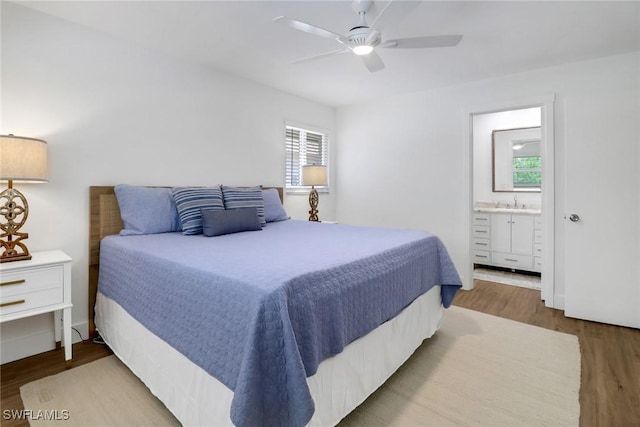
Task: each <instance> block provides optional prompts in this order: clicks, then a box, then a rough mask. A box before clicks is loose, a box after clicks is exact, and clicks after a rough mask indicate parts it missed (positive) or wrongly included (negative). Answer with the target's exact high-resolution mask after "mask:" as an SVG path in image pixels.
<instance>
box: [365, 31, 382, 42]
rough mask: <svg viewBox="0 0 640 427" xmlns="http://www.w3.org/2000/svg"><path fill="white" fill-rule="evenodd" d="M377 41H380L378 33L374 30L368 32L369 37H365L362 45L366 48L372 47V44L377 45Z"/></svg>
mask: <svg viewBox="0 0 640 427" xmlns="http://www.w3.org/2000/svg"><path fill="white" fill-rule="evenodd" d="M379 41H380V31H378V30H375V29H374V30H371V31H370V32H369V35H367V38H366V40H365V41H364V44H366V45H367V46H373V45H374V44H377V42H379Z"/></svg>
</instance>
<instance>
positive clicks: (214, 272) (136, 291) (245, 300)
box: [98, 220, 461, 426]
mask: <svg viewBox="0 0 640 427" xmlns="http://www.w3.org/2000/svg"><path fill="white" fill-rule="evenodd" d="M434 285H441V294H442V302H443V305H444V306H445V307H448V306H449V305H450V304H451V301H452V300H453V297H454V295H455V293H456V291H457V290H458V289H459V288H460V286H461V282H460V278H459V276H458V274H457V272H456V270H455V267H454V265H453V263H452V262H451V259H450V258H449V255H448V253H447V251H446V249H445V247H444V245H443V244H442V243H441V241H440V240H439V239H438V238H437V237H435V236H433V235H430V234H428V233H424V232H417V231H409V230H394V229H380V228H368V227H351V226H347V225H341V224H321V223H313V222H308V221H294V220H288V221H283V222H276V223H269V224H268V225H267V226H266V227H265V228H264V229H263V230H260V231H251V232H244V233H238V234H231V235H225V236H218V237H211V238H208V237H204V236H202V235H199V236H183V235H182V234H180V233H167V234H155V235H144V236H109V237H106V238H105V239H103V241H102V243H101V249H100V277H99V285H98V291H99V292H101V293H102V294H103V295H104V296H106V297H108V298H111V299H113V300H115V301H116V302H117V303H119V304H120V305H121V306H122V307H123V308H124V309H125V310H126V311H127V312H128V313H129V314H130V315H131V316H133V317H134V318H135V319H137V320H138V321H139V322H140V323H142V324H143V325H144V326H145V327H146V328H147V329H149V330H150V331H151V332H153V333H154V334H155V335H157V336H158V337H160V338H161V339H163V340H164V341H166V342H167V343H168V344H170V345H171V346H173V347H174V348H176V349H177V350H178V351H180V352H181V353H182V354H184V355H185V356H186V357H188V358H189V359H190V360H192V361H193V362H194V363H195V364H197V365H198V366H200V367H201V368H203V369H204V370H205V371H207V372H208V373H210V374H211V375H212V376H214V377H216V378H217V379H218V380H220V381H221V382H222V383H224V384H225V385H226V386H227V387H229V388H230V389H231V390H233V391H234V398H233V402H232V408H231V419H232V421H233V423H234V424H235V425H237V426H260V425H265V426H267V425H268V426H303V425H305V424H306V423H307V422H308V421H309V420H310V419H311V416H312V415H313V412H314V405H313V400H312V398H311V395H310V393H309V389H308V386H307V382H306V377H307V376H311V375H313V374H314V373H315V372H316V370H317V368H318V364H319V363H320V362H321V361H322V360H324V359H326V358H327V357H329V356H332V355H334V354H337V353H340V352H341V351H342V349H343V348H344V347H345V346H346V345H347V344H349V343H350V342H351V341H353V340H355V339H356V338H358V337H360V336H362V335H365V334H367V333H368V332H370V331H371V330H373V329H375V328H376V327H377V326H379V325H380V324H382V323H384V322H385V321H387V320H389V319H390V318H392V317H394V316H395V315H397V314H398V313H399V312H400V311H401V310H402V309H403V308H405V307H406V306H407V305H409V304H410V303H411V302H412V301H413V300H414V299H415V298H417V297H418V296H419V295H421V294H423V293H425V292H427V291H428V290H429V289H430V288H431V287H433V286H434Z"/></svg>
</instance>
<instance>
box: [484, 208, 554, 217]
mask: <svg viewBox="0 0 640 427" xmlns="http://www.w3.org/2000/svg"><path fill="white" fill-rule="evenodd" d="M473 211H474V212H482V213H510V214H523V215H540V214H541V213H542V210H540V209H520V208H492V207H475V208H473Z"/></svg>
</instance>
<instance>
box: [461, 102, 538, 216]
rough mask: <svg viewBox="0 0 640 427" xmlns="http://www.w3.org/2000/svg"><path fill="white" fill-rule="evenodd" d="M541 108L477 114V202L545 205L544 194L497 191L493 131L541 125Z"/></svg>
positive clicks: (475, 161)
mask: <svg viewBox="0 0 640 427" xmlns="http://www.w3.org/2000/svg"><path fill="white" fill-rule="evenodd" d="M541 118H542V116H541V112H540V108H539V107H537V108H525V109H521V110H511V111H501V112H498V113H487V114H476V115H474V116H473V199H474V201H478V200H483V201H503V202H508V203H512V202H513V197H514V195H516V196H517V197H518V201H519V202H522V203H526V204H531V203H533V204H536V205H538V206H540V205H541V202H542V201H541V197H540V193H526V192H524V193H523V192H517V193H514V192H504V191H503V192H494V191H493V180H492V171H493V164H492V152H493V151H492V144H493V140H492V132H493V131H494V130H499V129H516V128H526V127H534V126H540V123H541Z"/></svg>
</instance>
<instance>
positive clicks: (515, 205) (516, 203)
mask: <svg viewBox="0 0 640 427" xmlns="http://www.w3.org/2000/svg"><path fill="white" fill-rule="evenodd" d="M513 208H514V209H518V196H517V195H514V196H513Z"/></svg>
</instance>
